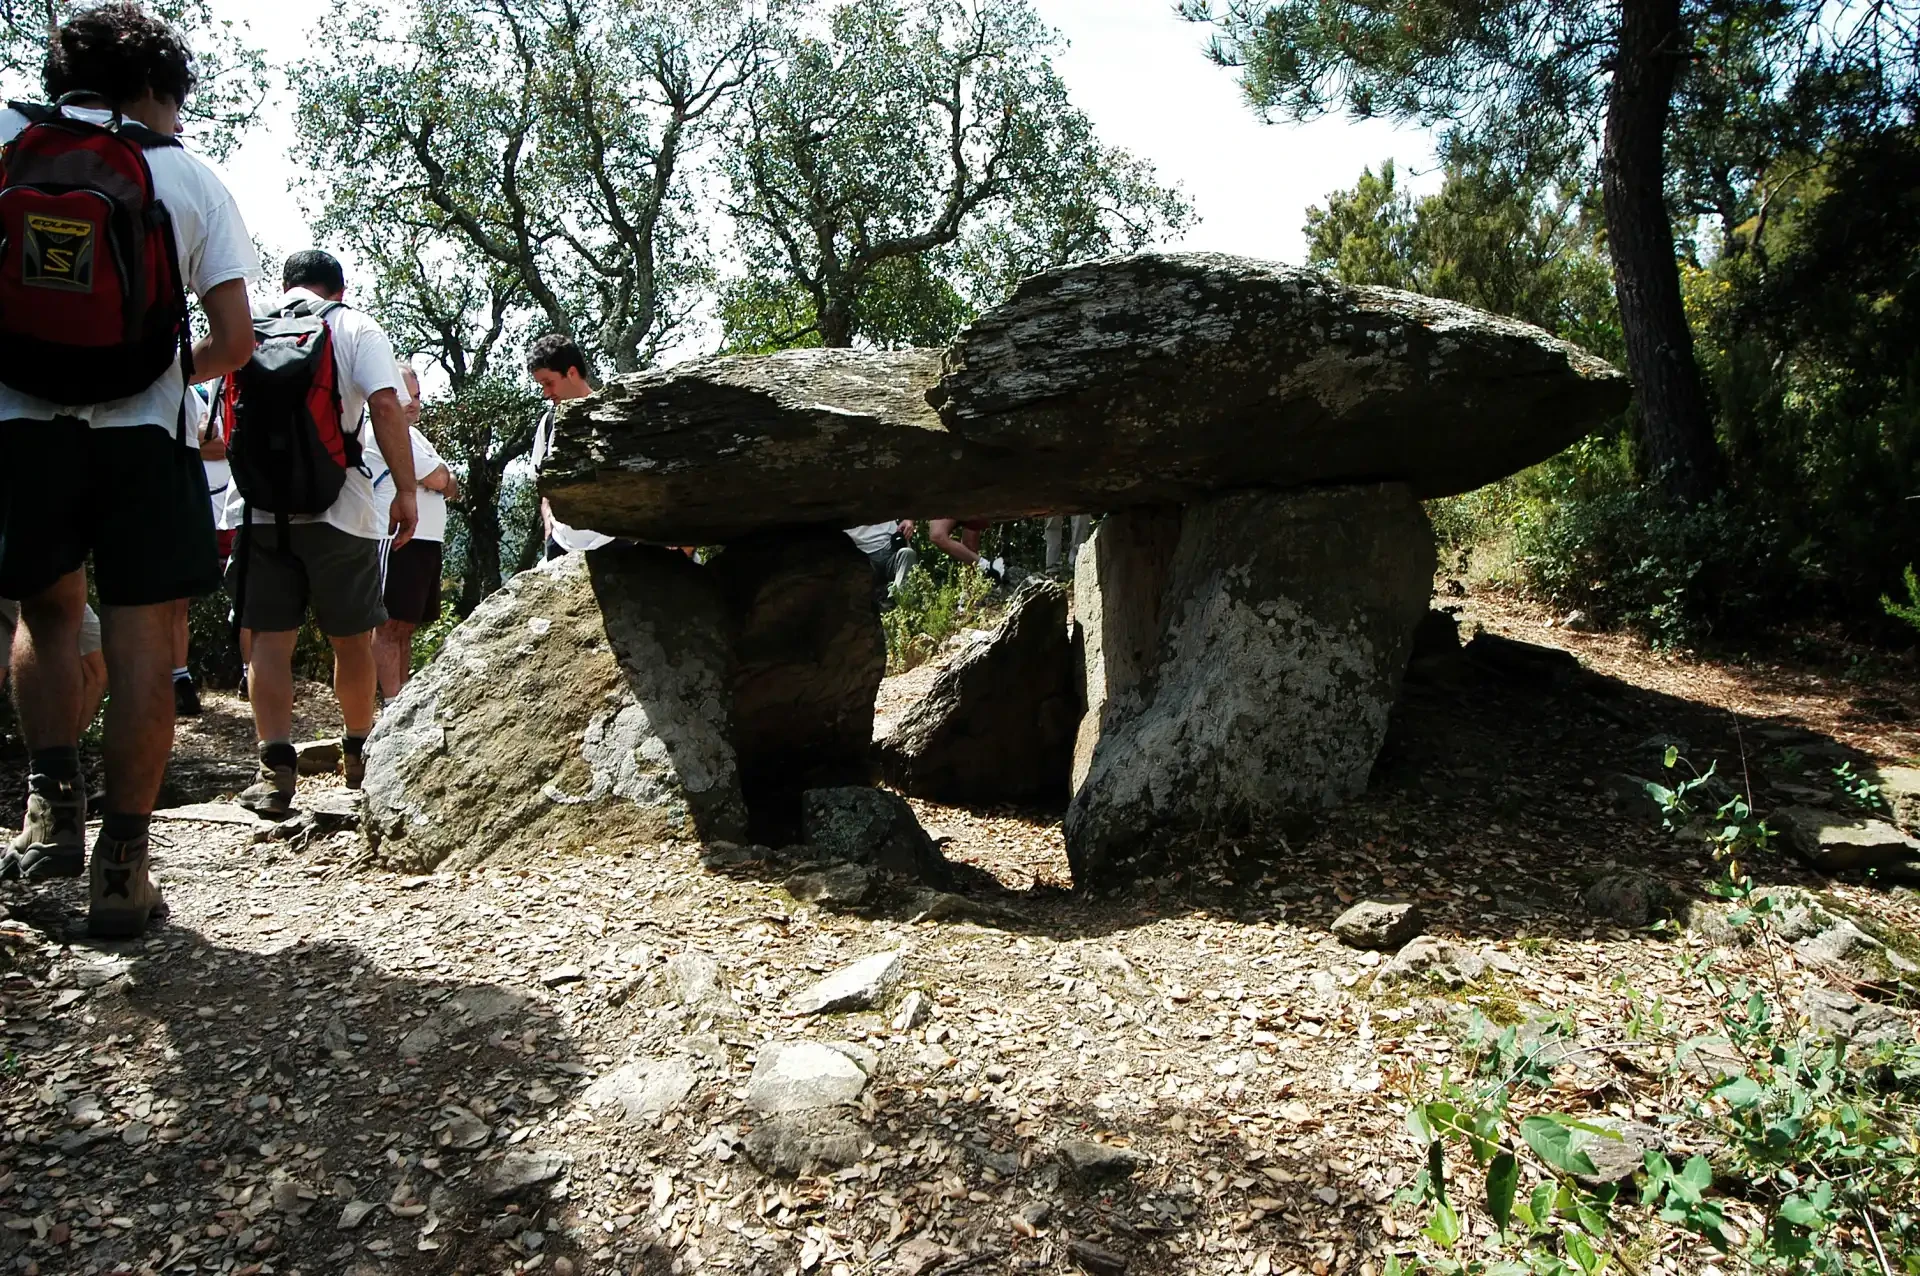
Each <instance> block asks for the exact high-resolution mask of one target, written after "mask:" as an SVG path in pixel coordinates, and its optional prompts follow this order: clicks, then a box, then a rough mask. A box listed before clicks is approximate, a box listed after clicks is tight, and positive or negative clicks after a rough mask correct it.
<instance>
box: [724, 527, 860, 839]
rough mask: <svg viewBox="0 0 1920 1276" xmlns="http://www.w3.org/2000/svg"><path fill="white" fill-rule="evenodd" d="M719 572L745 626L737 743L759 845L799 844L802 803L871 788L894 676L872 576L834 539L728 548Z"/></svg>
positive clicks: (739, 633) (739, 651)
mask: <svg viewBox="0 0 1920 1276" xmlns="http://www.w3.org/2000/svg"><path fill="white" fill-rule="evenodd" d="M709 570H710V571H711V572H712V573H713V576H714V581H715V584H716V585H717V586H718V588H719V590H720V595H721V597H722V598H723V599H724V600H725V602H726V605H727V611H728V613H729V615H730V616H731V617H732V619H733V624H734V661H733V673H732V680H733V700H732V706H731V718H732V724H733V725H732V739H733V745H734V750H735V752H736V753H737V754H738V755H739V765H740V785H741V788H742V790H743V791H744V793H745V795H746V800H747V808H748V810H749V811H750V812H751V813H752V817H753V818H752V822H753V829H752V833H753V836H754V837H755V839H756V840H758V841H762V842H766V843H768V844H771V845H779V844H780V843H782V842H791V841H793V840H794V839H795V838H796V837H797V836H799V831H800V795H801V793H803V792H804V791H806V790H807V789H813V788H829V787H835V786H840V785H850V784H865V783H867V782H868V780H869V779H870V778H871V771H872V758H871V750H872V736H873V703H874V698H875V697H876V696H877V695H878V694H879V691H880V680H881V679H882V678H884V677H885V676H886V672H887V640H886V635H885V634H884V633H883V632H882V631H881V629H880V614H879V612H878V611H877V610H875V608H874V602H873V570H872V568H871V567H870V566H869V565H868V563H867V557H866V555H865V554H862V553H861V552H860V550H859V549H858V547H856V546H855V545H854V543H853V541H852V540H850V539H849V538H848V537H847V535H846V533H844V532H842V531H839V530H837V529H833V528H826V529H815V530H809V531H801V532H795V533H786V534H781V535H778V536H760V537H753V538H751V539H749V540H747V541H744V542H741V543H739V544H736V545H729V546H728V547H727V548H726V550H725V552H723V553H722V554H720V556H719V557H718V558H716V559H715V560H714V561H713V563H712V565H711V567H710V568H709Z"/></svg>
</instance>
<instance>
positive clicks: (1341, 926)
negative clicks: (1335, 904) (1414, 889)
mask: <svg viewBox="0 0 1920 1276" xmlns="http://www.w3.org/2000/svg"><path fill="white" fill-rule="evenodd" d="M1424 925H1426V919H1425V918H1423V917H1421V916H1420V910H1419V909H1418V908H1416V907H1414V906H1413V905H1412V904H1405V903H1387V902H1383V901H1381V900H1374V899H1363V900H1361V901H1360V902H1359V903H1357V904H1355V905H1354V906H1353V907H1352V908H1349V909H1348V910H1347V911H1346V912H1344V913H1342V914H1340V916H1338V917H1336V918H1334V919H1333V933H1334V935H1335V936H1336V937H1338V938H1339V940H1340V942H1341V943H1343V944H1348V945H1351V946H1352V947H1354V948H1394V949H1397V948H1399V947H1400V946H1401V945H1402V944H1404V943H1406V942H1407V941H1408V940H1409V939H1412V938H1413V937H1414V936H1415V935H1418V934H1419V933H1420V928H1421V927H1422V926H1424Z"/></svg>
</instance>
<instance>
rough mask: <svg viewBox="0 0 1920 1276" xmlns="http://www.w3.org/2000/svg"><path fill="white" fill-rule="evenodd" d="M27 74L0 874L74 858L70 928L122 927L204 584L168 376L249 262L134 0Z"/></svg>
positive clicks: (5, 313) (198, 518)
mask: <svg viewBox="0 0 1920 1276" xmlns="http://www.w3.org/2000/svg"><path fill="white" fill-rule="evenodd" d="M43 78H44V82H45V86H46V90H47V94H48V97H49V99H50V100H51V102H52V103H53V105H51V106H36V105H29V104H24V103H19V104H15V105H13V106H12V107H10V108H9V109H7V110H5V111H0V142H3V143H5V146H6V149H5V151H4V153H0V597H8V598H17V599H19V600H20V625H19V627H18V630H17V632H16V633H15V635H14V641H13V681H14V704H15V707H16V709H17V711H18V717H19V721H20V729H21V733H22V735H23V736H24V737H25V742H26V745H27V751H28V771H29V777H28V803H27V828H26V829H25V830H23V837H22V842H23V847H22V849H20V850H18V851H9V852H8V853H7V854H6V855H5V857H4V858H0V877H8V878H25V879H27V880H29V881H39V880H45V879H49V878H63V877H79V876H81V875H82V874H83V873H85V874H86V875H87V876H88V878H89V882H88V907H87V922H88V927H89V929H90V930H91V931H92V932H93V933H94V934H95V935H100V936H107V937H126V936H133V935H138V934H141V933H143V932H144V931H145V929H146V927H147V924H148V922H149V921H150V920H151V919H152V918H154V917H158V916H163V915H164V914H165V911H166V905H165V903H164V901H163V900H162V899H161V895H160V891H159V889H158V888H157V887H156V886H154V884H153V882H152V880H151V875H150V873H149V870H148V832H147V829H148V821H149V818H150V816H151V813H152V811H153V804H154V800H155V798H156V796H157V795H158V793H159V789H160V780H161V777H162V775H163V774H164V772H165V770H166V765H167V755H168V753H169V752H170V751H171V750H172V747H173V686H172V683H173V680H172V677H171V669H172V663H171V656H172V649H173V644H172V641H171V632H172V622H173V617H174V611H175V607H174V604H175V603H176V602H177V600H179V599H182V598H187V597H191V596H193V595H195V594H199V593H204V592H207V591H209V590H211V589H213V588H216V587H217V586H218V584H219V576H218V572H217V570H216V567H215V562H214V547H213V517H212V511H211V510H210V509H209V508H208V505H207V489H206V473H205V471H204V470H203V469H202V468H201V465H200V454H199V451H198V449H197V446H196V445H197V443H198V440H197V439H195V438H192V437H190V435H189V432H188V429H187V410H186V395H187V393H188V390H187V386H188V384H189V383H190V382H194V381H202V380H208V379H211V378H214V377H218V376H222V375H224V374H226V373H227V372H230V371H232V370H233V369H234V368H237V367H239V366H240V365H241V364H242V363H244V362H245V361H246V360H247V358H248V357H249V355H250V354H251V353H252V350H253V334H252V329H251V325H250V324H249V322H248V312H247V293H246V279H247V277H248V276H249V275H251V274H252V273H253V272H254V270H255V269H256V267H257V263H256V261H255V257H254V251H253V243H252V241H251V239H249V238H248V235H247V228H246V225H245V223H244V222H243V221H242V219H241V217H240V210H239V209H238V208H237V207H236V206H235V204H234V200H233V196H232V195H231V194H230V193H229V192H228V191H227V188H226V187H225V186H223V185H222V184H221V182H220V179H219V178H217V177H216V176H214V174H213V171H212V170H211V169H209V168H208V167H207V166H206V165H205V164H203V163H202V162H201V161H200V160H199V159H197V158H195V157H194V156H192V155H190V154H188V153H187V151H186V150H185V149H184V148H183V147H182V146H181V145H180V140H179V134H180V110H181V106H182V104H183V103H184V102H185V101H186V98H187V95H188V93H189V92H191V91H192V89H193V84H194V72H193V58H192V54H191V53H190V52H189V51H188V49H187V47H186V44H185V43H184V41H183V40H182V39H181V37H180V35H179V34H178V33H177V32H176V31H174V30H173V29H172V28H171V27H169V26H168V25H167V24H166V23H164V22H162V21H160V20H159V19H158V18H154V17H152V16H150V15H148V14H146V13H144V12H142V11H141V9H140V8H139V7H138V6H137V5H132V4H108V5H102V6H100V7H98V8H94V9H90V10H87V11H86V12H84V13H80V14H77V15H75V16H74V17H73V18H71V19H69V20H68V21H67V22H66V23H65V24H64V25H63V26H61V27H60V29H59V30H58V31H57V32H55V33H54V35H53V37H52V40H51V42H50V47H49V49H48V53H47V62H46V67H45V71H44V75H43ZM189 291H191V292H192V293H193V295H194V296H196V297H197V298H199V301H200V307H201V310H202V311H203V312H204V313H205V315H206V319H207V335H206V336H204V337H202V338H200V339H199V340H198V341H195V340H194V338H193V332H192V327H191V325H190V323H189V321H188V310H187V293H188V292H189ZM89 557H91V559H92V562H93V578H94V585H95V587H96V588H97V590H98V592H99V597H100V602H101V622H102V630H103V634H102V637H103V639H104V643H105V650H106V657H107V671H108V677H109V679H110V681H111V683H112V687H113V696H112V700H111V703H110V704H109V706H108V709H107V722H106V740H105V747H104V750H103V752H104V755H105V762H106V810H105V812H104V813H103V820H102V825H101V830H100V834H99V836H98V838H97V839H96V840H95V842H94V844H93V853H92V856H91V860H90V862H89V858H88V855H87V848H86V841H85V836H86V833H85V831H86V820H87V810H86V801H87V799H86V793H87V786H86V784H85V782H84V781H83V779H82V777H81V775H80V762H79V753H78V738H77V736H76V734H75V725H76V723H78V721H79V719H80V712H81V703H80V702H81V697H82V694H83V692H82V677H81V670H80V659H79V650H80V648H79V633H80V623H81V617H82V615H83V612H84V609H85V607H86V602H87V577H86V566H87V560H88V559H89Z"/></svg>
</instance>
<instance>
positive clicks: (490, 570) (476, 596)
mask: <svg viewBox="0 0 1920 1276" xmlns="http://www.w3.org/2000/svg"><path fill="white" fill-rule="evenodd" d="M500 480H501V475H500V473H499V472H497V471H496V470H495V469H494V467H493V465H492V464H491V463H490V462H489V461H488V460H487V458H486V457H485V456H484V455H482V456H475V457H473V458H471V459H470V460H469V461H468V462H467V482H466V489H467V490H466V492H465V493H464V496H465V499H466V504H465V506H464V509H465V511H466V516H467V574H466V578H465V579H464V580H462V581H461V582H460V603H459V609H460V614H461V615H462V616H470V615H472V614H473V609H474V608H475V607H478V606H479V605H480V603H481V600H482V599H484V598H486V596H487V595H488V594H491V593H492V592H493V591H494V590H496V589H498V588H500V540H501V528H500Z"/></svg>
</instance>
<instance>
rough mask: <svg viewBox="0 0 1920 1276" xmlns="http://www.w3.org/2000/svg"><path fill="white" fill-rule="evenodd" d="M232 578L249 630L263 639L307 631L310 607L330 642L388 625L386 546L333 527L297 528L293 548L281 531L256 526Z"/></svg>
mask: <svg viewBox="0 0 1920 1276" xmlns="http://www.w3.org/2000/svg"><path fill="white" fill-rule="evenodd" d="M242 572H244V573H245V576H244V578H243V577H242V575H241V573H242ZM227 578H228V580H229V581H231V582H232V588H233V589H234V590H235V591H236V592H238V593H239V594H240V598H241V601H240V623H241V625H243V626H244V627H246V628H248V629H252V630H255V631H257V632H259V633H268V634H274V633H285V632H287V631H288V630H290V629H298V628H300V623H301V622H302V621H304V620H305V619H306V618H307V608H308V606H309V605H311V606H312V608H313V623H314V624H316V625H318V626H319V627H320V632H321V633H323V634H325V635H326V636H327V637H329V638H352V637H354V636H356V635H358V634H364V633H366V632H367V631H368V630H370V629H375V628H378V627H379V625H380V622H381V621H383V620H385V619H386V618H387V612H386V608H385V607H383V606H381V603H380V542H379V541H376V540H372V539H370V538H368V537H365V536H354V535H352V534H350V533H348V532H343V531H341V530H340V529H339V528H337V527H334V526H332V525H331V524H329V523H294V524H293V525H291V526H290V527H288V528H287V542H286V548H285V549H282V548H281V547H280V529H279V527H277V526H275V525H274V524H272V523H255V524H254V525H253V526H252V527H249V528H248V529H247V531H246V534H245V535H244V536H242V537H241V538H240V544H239V546H238V547H237V549H236V551H235V553H234V556H233V564H232V566H230V567H228V568H227Z"/></svg>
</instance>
